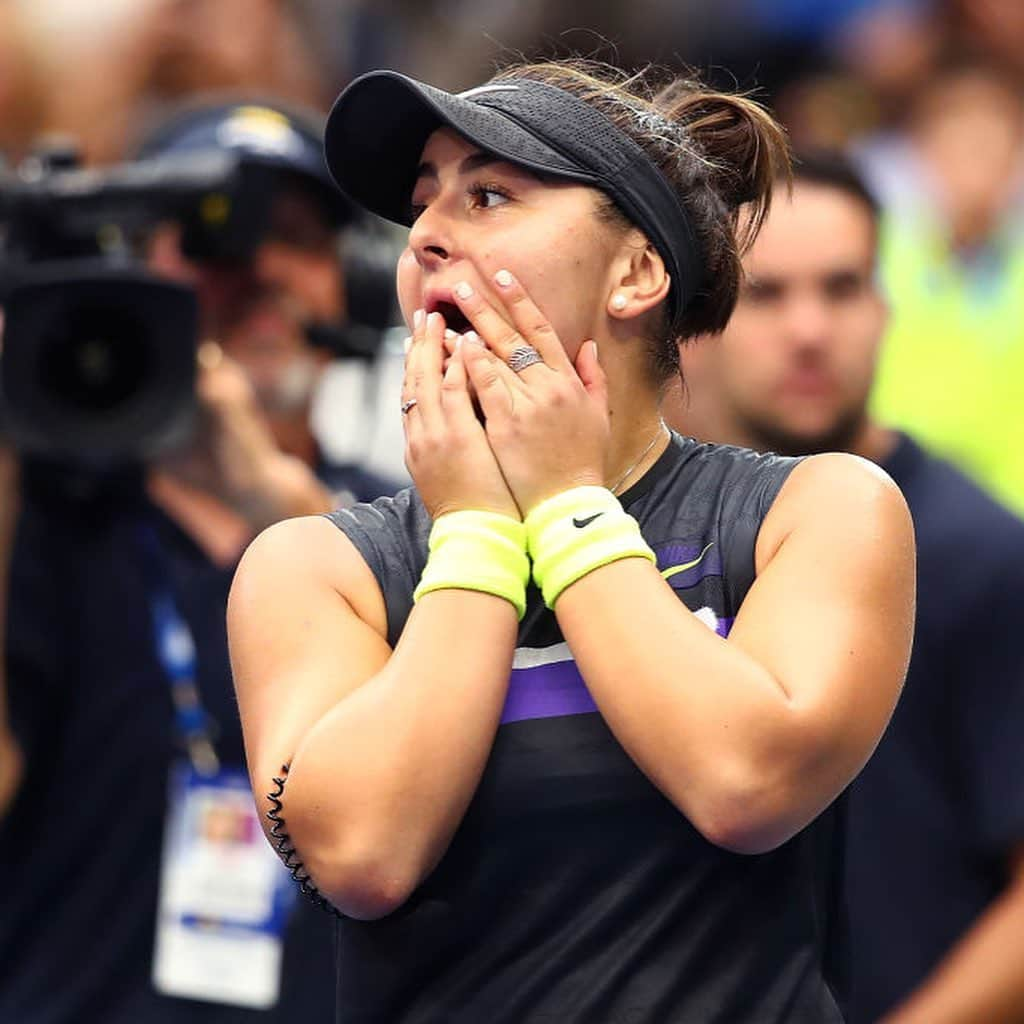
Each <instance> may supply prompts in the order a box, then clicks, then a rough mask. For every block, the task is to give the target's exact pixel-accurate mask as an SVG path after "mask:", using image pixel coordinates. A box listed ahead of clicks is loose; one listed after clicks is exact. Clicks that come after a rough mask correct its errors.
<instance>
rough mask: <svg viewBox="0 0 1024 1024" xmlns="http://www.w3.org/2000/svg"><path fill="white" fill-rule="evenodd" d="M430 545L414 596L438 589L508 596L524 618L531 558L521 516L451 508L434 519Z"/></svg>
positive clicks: (417, 597)
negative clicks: (517, 517) (450, 510)
mask: <svg viewBox="0 0 1024 1024" xmlns="http://www.w3.org/2000/svg"><path fill="white" fill-rule="evenodd" d="M428 547H429V551H430V555H429V557H428V558H427V564H426V566H425V567H424V569H423V574H422V576H420V582H419V585H418V586H417V587H416V590H415V591H414V592H413V600H414V601H418V600H419V599H420V598H421V597H423V595H424V594H430V593H432V592H433V591H435V590H477V591H480V592H482V593H485V594H494V595H495V596H497V597H503V598H505V599H506V600H507V601H510V602H511V603H512V604H513V606H514V607H515V609H516V614H517V615H518V616H519V618H520V619H522V617H523V615H524V613H525V612H526V584H527V583H528V582H529V579H530V561H529V559H528V558H527V556H526V527H525V526H524V525H523V524H522V523H521V522H519V520H518V519H513V518H512V517H511V516H505V515H501V513H499V512H478V511H472V510H468V509H467V510H465V511H461V512H448V513H446V514H445V515H443V516H438V518H437V519H436V520H435V521H434V525H433V526H432V527H431V530H430V542H429V545H428Z"/></svg>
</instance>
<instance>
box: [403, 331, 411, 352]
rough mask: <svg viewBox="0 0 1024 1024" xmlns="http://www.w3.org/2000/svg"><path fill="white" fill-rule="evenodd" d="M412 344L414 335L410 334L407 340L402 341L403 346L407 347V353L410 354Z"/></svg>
mask: <svg viewBox="0 0 1024 1024" xmlns="http://www.w3.org/2000/svg"><path fill="white" fill-rule="evenodd" d="M411 345H412V335H411V334H410V335H409V336H408V337H407V338H406V339H405V341H403V342H402V347H403V348H404V349H405V354H406V355H408V354H409V348H410V346H411Z"/></svg>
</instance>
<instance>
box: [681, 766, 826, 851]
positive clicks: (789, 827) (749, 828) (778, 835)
mask: <svg viewBox="0 0 1024 1024" xmlns="http://www.w3.org/2000/svg"><path fill="white" fill-rule="evenodd" d="M805 811H806V808H805V807H803V806H802V803H801V801H800V799H799V791H798V790H797V789H796V788H795V787H794V786H792V785H788V784H787V783H786V782H785V781H784V780H780V779H775V780H771V779H770V778H769V777H767V775H765V774H761V775H755V774H754V773H752V772H751V773H748V774H746V775H745V776H744V775H739V776H738V777H737V778H734V779H732V780H731V781H729V782H727V783H723V782H722V781H721V779H719V780H718V781H717V782H716V784H715V785H714V786H713V787H712V788H711V789H709V790H708V791H706V792H705V793H703V794H702V795H701V798H700V799H699V800H698V801H696V802H691V806H690V808H689V810H688V817H689V819H690V822H691V824H692V825H693V826H694V828H696V829H697V831H698V832H699V833H700V834H701V835H702V836H703V837H704V838H705V839H706V840H707V841H708V842H709V843H712V844H713V845H714V846H718V847H721V848H722V849H723V850H727V851H729V852H730V853H738V854H745V855H748V856H751V855H755V854H761V853H769V852H771V851H772V850H774V849H776V848H778V847H779V846H781V845H782V844H783V843H785V842H786V841H787V840H788V839H791V838H792V837H793V836H794V835H796V833H797V832H799V831H800V829H802V828H803V827H804V826H805V825H807V824H808V823H809V822H810V820H812V818H813V817H814V813H811V814H807V813H805ZM815 813H817V812H815Z"/></svg>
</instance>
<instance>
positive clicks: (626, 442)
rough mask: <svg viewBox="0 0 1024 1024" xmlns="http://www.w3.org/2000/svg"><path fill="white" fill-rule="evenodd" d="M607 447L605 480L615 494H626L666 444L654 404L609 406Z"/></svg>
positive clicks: (656, 459) (666, 438)
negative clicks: (610, 428) (610, 422)
mask: <svg viewBox="0 0 1024 1024" xmlns="http://www.w3.org/2000/svg"><path fill="white" fill-rule="evenodd" d="M610 415H611V421H612V436H611V444H610V445H609V448H608V455H607V458H606V460H605V480H606V481H607V485H608V487H609V488H611V489H612V491H613V492H614V493H615V494H622V492H623V491H626V490H628V489H629V488H630V487H632V486H633V484H635V483H636V482H637V481H638V480H640V479H641V478H642V477H643V475H644V474H645V473H646V472H647V471H648V470H649V469H650V468H651V466H653V465H654V463H655V462H657V461H658V458H659V456H660V455H661V453H662V452H663V451H664V450H665V448H666V446H667V445H668V442H669V436H670V435H669V432H668V428H667V427H666V426H665V421H664V420H663V419H662V417H661V410H660V409H659V407H658V405H657V402H656V401H654V400H652V401H651V402H650V403H649V404H648V403H644V404H642V405H639V404H636V403H633V404H632V405H631V406H625V405H620V406H618V407H617V406H616V405H614V404H612V405H611V408H610Z"/></svg>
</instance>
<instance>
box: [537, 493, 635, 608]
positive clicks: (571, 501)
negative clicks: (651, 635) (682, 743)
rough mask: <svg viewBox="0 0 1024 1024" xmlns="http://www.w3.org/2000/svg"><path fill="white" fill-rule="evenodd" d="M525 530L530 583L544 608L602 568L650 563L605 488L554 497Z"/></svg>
mask: <svg viewBox="0 0 1024 1024" xmlns="http://www.w3.org/2000/svg"><path fill="white" fill-rule="evenodd" d="M525 525H526V538H527V550H528V551H529V554H530V557H531V558H532V559H533V578H534V580H535V581H536V583H537V586H538V587H540V590H541V593H542V594H543V595H544V603H545V604H546V605H547V606H548V607H549V608H554V606H555V601H557V600H558V597H559V595H560V594H561V593H562V591H563V590H565V588H566V587H568V586H569V585H570V584H571V583H575V582H576V581H577V580H578V579H580V578H581V577H582V576H586V575H587V573H589V572H593V570H594V569H598V568H600V567H601V566H602V565H608V564H609V562H617V561H618V560H619V559H620V558H646V559H648V560H649V561H651V562H653V561H654V560H655V557H654V552H653V551H652V550H651V549H650V548H649V547H648V546H647V543H646V542H645V541H644V539H643V537H642V536H641V534H640V524H639V523H638V522H637V521H636V520H635V519H634V518H633V517H632V516H631V515H630V514H629V513H628V512H626V511H625V510H624V509H623V507H622V506H621V505H620V504H619V500H618V498H616V497H615V495H614V494H612V492H611V491H609V490H608V489H607V488H606V487H574V488H573V489H572V490H569V491H563V492H562V493H561V494H556V495H555V496H554V497H553V498H548V499H547V500H546V501H542V502H541V503H540V504H539V505H538V506H537V507H536V508H534V509H533V510H532V511H531V512H530V514H529V515H528V516H527V517H526V524H525Z"/></svg>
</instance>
